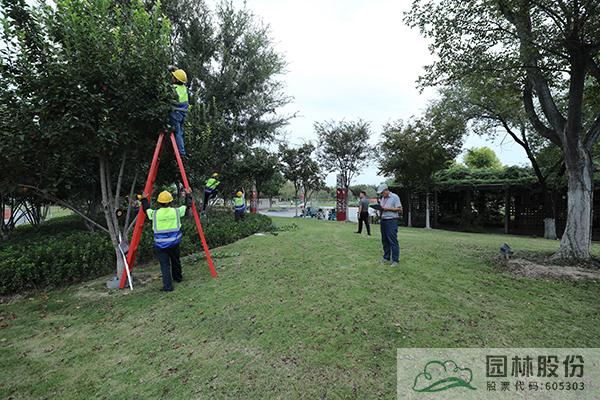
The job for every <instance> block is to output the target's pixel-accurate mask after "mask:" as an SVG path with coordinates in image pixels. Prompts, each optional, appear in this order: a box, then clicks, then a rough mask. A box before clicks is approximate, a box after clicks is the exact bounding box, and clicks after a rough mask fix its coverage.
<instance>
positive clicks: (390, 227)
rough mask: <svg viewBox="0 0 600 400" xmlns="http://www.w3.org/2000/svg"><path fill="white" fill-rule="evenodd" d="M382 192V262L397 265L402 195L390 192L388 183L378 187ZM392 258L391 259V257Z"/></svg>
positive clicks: (398, 260) (380, 203)
mask: <svg viewBox="0 0 600 400" xmlns="http://www.w3.org/2000/svg"><path fill="white" fill-rule="evenodd" d="M377 193H379V194H381V200H380V201H379V205H380V206H381V209H380V212H381V225H380V227H381V243H382V244H383V259H382V260H381V262H382V263H384V264H387V263H389V262H390V261H391V264H390V266H392V267H397V266H398V263H399V262H400V245H399V244H398V219H399V218H400V215H399V214H398V213H399V212H401V211H402V203H401V202H400V197H398V195H397V194H396V193H392V192H390V189H389V188H388V185H386V184H382V185H379V187H378V188H377ZM390 258H391V259H390Z"/></svg>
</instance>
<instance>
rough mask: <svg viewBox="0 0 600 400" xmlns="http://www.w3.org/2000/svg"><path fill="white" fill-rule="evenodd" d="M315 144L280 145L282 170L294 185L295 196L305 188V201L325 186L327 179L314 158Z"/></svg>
mask: <svg viewBox="0 0 600 400" xmlns="http://www.w3.org/2000/svg"><path fill="white" fill-rule="evenodd" d="M314 151H315V146H313V145H312V144H311V143H305V144H304V145H302V146H300V147H298V148H292V147H288V146H287V145H286V144H284V145H281V146H280V147H279V163H280V170H281V172H282V173H283V176H284V177H285V179H287V180H288V181H290V182H291V183H292V185H293V186H294V197H295V198H297V197H298V192H299V191H300V189H303V190H304V201H305V202H306V201H308V198H310V194H311V193H312V192H314V191H318V190H321V189H324V188H325V181H324V177H323V174H322V172H321V168H320V167H319V164H318V163H317V162H316V161H315V160H314V159H313V153H314Z"/></svg>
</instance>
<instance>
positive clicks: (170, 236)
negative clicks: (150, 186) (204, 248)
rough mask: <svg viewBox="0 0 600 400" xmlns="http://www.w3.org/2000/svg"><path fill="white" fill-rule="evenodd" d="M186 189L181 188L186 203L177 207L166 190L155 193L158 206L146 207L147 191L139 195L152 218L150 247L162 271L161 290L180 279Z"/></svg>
mask: <svg viewBox="0 0 600 400" xmlns="http://www.w3.org/2000/svg"><path fill="white" fill-rule="evenodd" d="M191 192H192V191H191V190H190V189H186V191H185V193H186V194H185V203H186V205H184V206H181V207H171V203H172V202H173V195H171V193H169V192H167V191H166V190H165V191H163V192H161V193H160V194H159V195H158V199H157V200H158V204H159V207H158V209H156V210H154V209H151V208H150V204H149V202H148V195H147V194H146V193H144V194H143V195H142V196H141V199H142V208H143V209H144V212H145V213H146V215H147V216H148V219H149V220H150V221H152V230H153V231H154V249H155V254H156V258H158V262H159V263H160V271H161V273H162V282H163V287H162V291H164V292H171V291H173V283H172V280H171V277H172V279H173V280H175V282H181V280H182V278H183V275H182V272H181V261H180V259H179V255H180V254H179V243H181V237H182V234H181V217H182V216H183V215H185V214H187V210H188V209H189V208H190V206H191V204H192V196H191V195H190V194H191Z"/></svg>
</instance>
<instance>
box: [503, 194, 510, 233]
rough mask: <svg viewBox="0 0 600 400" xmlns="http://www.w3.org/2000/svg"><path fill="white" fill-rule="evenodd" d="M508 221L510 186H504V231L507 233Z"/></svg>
mask: <svg viewBox="0 0 600 400" xmlns="http://www.w3.org/2000/svg"><path fill="white" fill-rule="evenodd" d="M509 223H510V186H505V187H504V233H505V234H508V231H509V226H508V225H509Z"/></svg>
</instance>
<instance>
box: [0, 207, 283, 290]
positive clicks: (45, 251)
mask: <svg viewBox="0 0 600 400" xmlns="http://www.w3.org/2000/svg"><path fill="white" fill-rule="evenodd" d="M182 226H183V228H182V229H183V240H182V243H181V253H182V255H187V254H192V253H194V252H197V251H199V250H200V249H201V244H200V238H199V236H198V233H197V232H196V227H195V224H194V221H193V220H192V219H188V218H185V219H184V221H183V225H182ZM203 228H204V234H205V236H206V239H207V242H208V246H209V247H210V248H214V247H219V246H223V245H225V244H228V243H232V242H235V241H237V240H239V239H241V238H243V237H246V236H249V235H252V234H254V233H256V232H268V231H272V230H273V225H272V223H271V219H270V218H269V217H266V216H264V215H258V214H249V215H247V218H246V219H245V220H244V221H241V222H239V223H236V222H234V220H233V214H231V213H227V212H218V213H213V214H211V215H210V221H209V223H205V224H204V225H203ZM115 257H116V255H115V251H114V249H113V247H112V246H111V244H110V239H109V237H108V235H107V234H106V233H104V232H89V231H87V230H85V227H84V225H83V224H82V223H81V222H80V221H79V220H78V219H77V217H74V216H71V217H64V218H57V219H55V220H51V221H49V222H48V223H47V224H45V225H43V226H42V227H41V228H40V229H38V230H34V229H33V228H31V227H19V228H17V229H16V230H15V232H14V234H13V235H11V237H10V238H9V239H8V240H7V241H4V242H1V243H0V294H11V293H17V292H20V291H23V290H29V289H42V288H47V287H58V286H65V285H68V284H71V283H74V282H79V281H83V280H86V279H92V278H96V277H98V276H102V275H105V274H109V273H111V272H112V271H114V270H115ZM153 257H154V253H153V239H152V228H151V226H150V224H146V225H145V227H144V233H143V235H142V240H141V242H140V247H139V249H138V253H137V261H138V262H143V261H148V260H150V259H152V258H153Z"/></svg>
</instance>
